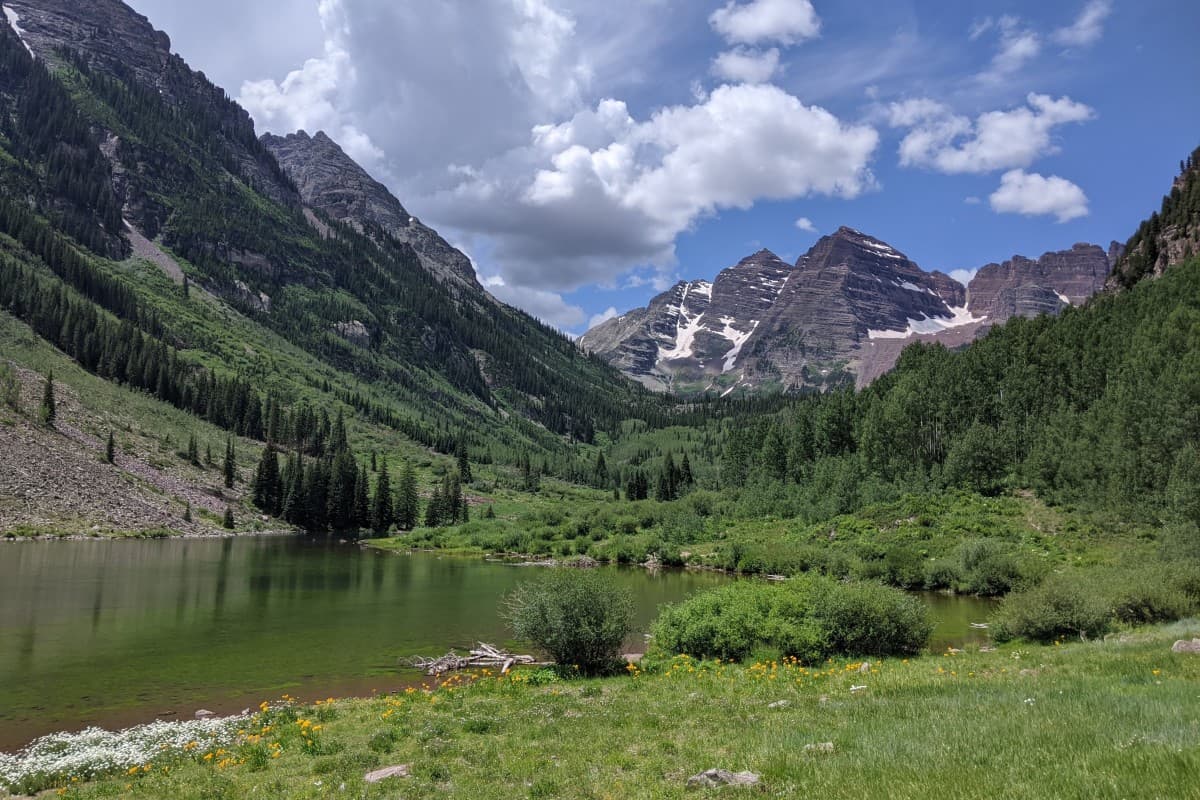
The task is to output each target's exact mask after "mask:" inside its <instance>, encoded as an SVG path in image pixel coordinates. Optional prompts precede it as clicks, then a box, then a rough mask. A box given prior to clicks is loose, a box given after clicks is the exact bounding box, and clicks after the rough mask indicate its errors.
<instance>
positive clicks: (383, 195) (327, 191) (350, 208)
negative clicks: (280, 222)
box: [261, 130, 485, 294]
mask: <svg viewBox="0 0 1200 800" xmlns="http://www.w3.org/2000/svg"><path fill="white" fill-rule="evenodd" d="M261 141H262V143H263V145H264V146H265V147H266V148H267V150H269V151H270V152H271V153H272V154H274V156H275V158H276V159H277V160H278V161H279V164H280V166H281V167H283V170H284V172H286V173H287V175H288V177H289V178H291V179H292V181H293V182H294V183H295V184H296V187H297V188H298V189H299V191H300V197H301V200H302V201H303V202H304V204H305V206H307V207H309V208H311V209H316V210H318V211H321V212H322V213H324V214H326V215H328V216H329V217H330V218H331V219H334V220H337V221H338V222H343V223H346V224H348V225H351V226H352V227H354V228H356V229H357V230H359V231H364V230H366V229H367V228H372V227H377V228H379V229H381V230H382V231H383V232H384V233H385V234H386V235H388V236H391V237H392V238H394V239H396V240H397V241H399V242H404V243H406V244H408V245H410V246H411V247H412V248H413V250H414V251H415V252H416V254H417V257H418V258H419V259H420V261H421V264H422V265H423V266H424V267H425V268H426V269H427V270H429V271H430V272H431V273H433V274H434V275H435V276H437V277H438V278H439V279H440V280H445V281H450V282H452V283H453V284H456V285H459V286H463V287H466V288H469V289H470V290H471V291H473V292H478V293H480V294H485V293H484V291H483V288H482V287H481V286H480V285H479V282H478V280H477V278H476V277H475V268H474V267H473V266H472V265H471V260H470V259H469V258H467V257H466V256H465V255H464V254H463V253H462V252H461V251H459V250H457V249H455V248H454V247H453V246H451V245H450V244H449V243H448V242H447V241H446V240H445V239H443V238H442V237H441V236H440V235H439V234H438V232H437V231H435V230H433V229H432V228H430V227H428V226H426V225H424V224H422V223H421V221H420V220H418V219H417V218H416V217H414V216H412V215H411V214H410V213H409V212H408V211H407V210H406V209H405V208H404V206H403V205H402V204H401V203H400V201H399V200H398V199H397V198H396V197H395V195H393V194H392V193H391V191H390V190H389V189H388V188H387V187H386V186H384V185H383V184H382V183H380V182H379V181H377V180H375V178H373V177H372V176H371V175H370V173H368V172H367V171H366V170H365V169H363V167H362V166H360V165H359V164H358V162H356V161H355V160H354V159H353V158H351V157H350V155H349V154H347V153H346V151H345V150H343V149H342V147H341V145H339V144H338V143H337V142H336V141H334V139H332V138H331V137H330V136H329V135H328V134H326V133H325V132H324V131H317V132H316V134H314V135H312V136H310V135H309V134H308V133H307V132H306V131H303V130H301V131H296V132H295V133H289V134H287V135H286V136H276V135H274V134H270V133H266V134H263V135H262V137H261ZM314 224H315V222H314Z"/></svg>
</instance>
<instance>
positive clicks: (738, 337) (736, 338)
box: [720, 317, 758, 372]
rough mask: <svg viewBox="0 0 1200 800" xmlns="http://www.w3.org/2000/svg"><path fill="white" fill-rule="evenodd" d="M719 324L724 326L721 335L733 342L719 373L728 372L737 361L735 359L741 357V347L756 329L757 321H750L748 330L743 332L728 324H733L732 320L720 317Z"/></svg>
mask: <svg viewBox="0 0 1200 800" xmlns="http://www.w3.org/2000/svg"><path fill="white" fill-rule="evenodd" d="M721 322H722V323H724V325H725V328H724V330H722V331H721V332H720V333H721V335H722V336H724V337H725V338H726V339H728V340H729V341H731V342H733V348H732V349H730V351H729V352H728V353H726V354H725V363H724V364H722V365H721V372H729V371H730V370H731V369H733V366H734V362H736V361H737V357H738V356H739V355H741V353H742V346H743V345H744V344H746V340H748V339H749V338H750V336H751V335H752V334H753V333H754V331H755V330H757V329H758V320H756V319H754V320H750V330H748V331H745V332H742V331H739V330H738V329H737V328H735V327H733V325H731V324H730V323H732V322H733V320H732V319H730V318H729V317H722V318H721Z"/></svg>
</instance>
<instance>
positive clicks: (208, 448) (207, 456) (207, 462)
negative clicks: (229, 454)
mask: <svg viewBox="0 0 1200 800" xmlns="http://www.w3.org/2000/svg"><path fill="white" fill-rule="evenodd" d="M212 465H213V456H212V442H205V443H204V466H206V467H211V466H212Z"/></svg>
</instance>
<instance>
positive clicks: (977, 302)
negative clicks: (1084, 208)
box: [968, 243, 1111, 325]
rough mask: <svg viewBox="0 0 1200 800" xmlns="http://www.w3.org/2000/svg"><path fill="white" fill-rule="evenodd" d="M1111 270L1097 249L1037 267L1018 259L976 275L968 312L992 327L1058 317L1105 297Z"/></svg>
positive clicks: (1051, 258) (1077, 248)
mask: <svg viewBox="0 0 1200 800" xmlns="http://www.w3.org/2000/svg"><path fill="white" fill-rule="evenodd" d="M1110 267H1111V264H1110V262H1109V253H1108V252H1105V250H1104V249H1103V248H1101V247H1100V246H1099V245H1094V244H1083V243H1080V244H1076V245H1073V246H1072V247H1071V249H1070V250H1061V251H1058V252H1052V253H1045V254H1043V255H1042V256H1041V257H1040V258H1038V259H1037V260H1036V261H1034V260H1031V259H1028V258H1025V257H1024V256H1013V257H1012V258H1011V259H1009V260H1008V261H1005V262H1004V263H1002V264H988V265H987V266H985V267H983V268H982V269H980V270H979V272H977V273H976V274H975V277H974V278H972V279H971V283H970V285H969V286H968V296H969V298H970V301H969V304H968V305H969V309H970V312H971V314H973V315H974V316H976V317H986V318H987V320H988V322H989V323H991V324H993V325H995V324H998V323H1001V322H1004V321H1005V320H1007V319H1009V318H1011V317H1016V316H1022V317H1032V316H1037V315H1038V314H1044V313H1057V312H1058V311H1059V310H1061V309H1062V308H1065V307H1066V306H1068V305H1079V304H1081V303H1083V302H1085V301H1086V300H1087V299H1088V298H1090V297H1091V296H1092V295H1094V294H1095V293H1096V292H1098V291H1100V289H1101V288H1103V286H1104V281H1105V279H1106V278H1107V277H1108V273H1109V269H1110Z"/></svg>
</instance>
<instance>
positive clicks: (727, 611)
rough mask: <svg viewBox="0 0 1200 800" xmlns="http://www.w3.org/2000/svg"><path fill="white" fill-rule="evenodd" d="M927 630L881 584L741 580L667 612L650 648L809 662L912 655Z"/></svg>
mask: <svg viewBox="0 0 1200 800" xmlns="http://www.w3.org/2000/svg"><path fill="white" fill-rule="evenodd" d="M931 630H932V626H931V624H930V622H929V619H928V615H927V613H926V610H925V607H924V605H923V604H922V603H921V602H920V601H919V600H917V599H915V598H912V597H909V596H908V595H906V594H904V593H903V592H901V591H899V590H896V589H890V588H888V587H885V586H881V585H879V584H874V583H865V582H858V583H846V584H843V583H837V582H834V581H831V580H828V579H826V578H803V579H795V580H791V581H787V582H785V583H761V582H757V581H742V582H738V583H734V584H730V585H728V586H722V587H720V588H718V589H713V590H711V591H707V592H702V593H700V594H697V595H695V596H694V597H691V598H689V599H688V600H685V601H684V602H682V603H678V604H675V605H672V606H668V607H667V608H666V609H664V611H663V613H662V614H661V615H660V616H659V618H658V620H657V621H656V622H655V624H654V646H655V648H656V649H658V650H660V651H663V652H666V653H687V654H688V655H692V656H696V657H700V658H711V657H717V658H732V659H738V660H741V659H744V658H746V657H747V656H749V655H750V654H751V653H752V652H753V651H755V650H756V649H759V648H768V649H772V650H775V651H778V652H779V653H780V654H781V655H784V656H794V657H796V658H798V659H800V660H801V661H803V662H805V663H814V662H816V661H820V660H821V659H824V658H825V657H826V656H829V655H834V654H837V655H890V654H907V653H914V652H916V651H918V650H920V649H921V647H923V646H924V644H925V641H926V640H927V639H928V638H929V633H930V632H931Z"/></svg>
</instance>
